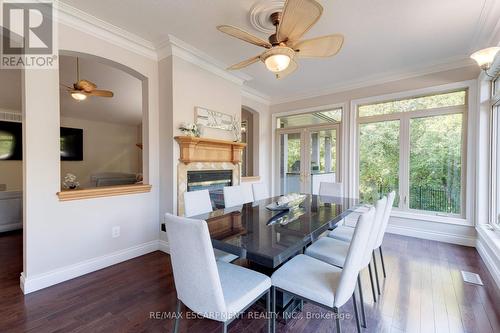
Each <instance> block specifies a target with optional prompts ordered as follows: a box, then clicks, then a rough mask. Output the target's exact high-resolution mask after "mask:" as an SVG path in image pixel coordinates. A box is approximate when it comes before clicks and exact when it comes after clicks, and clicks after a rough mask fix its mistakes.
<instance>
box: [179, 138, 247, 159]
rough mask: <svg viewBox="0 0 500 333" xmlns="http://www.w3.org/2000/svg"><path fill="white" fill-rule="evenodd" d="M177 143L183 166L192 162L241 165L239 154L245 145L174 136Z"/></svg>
mask: <svg viewBox="0 0 500 333" xmlns="http://www.w3.org/2000/svg"><path fill="white" fill-rule="evenodd" d="M175 140H176V141H177V142H178V143H179V147H180V158H179V161H181V162H182V163H184V164H189V163H192V162H230V163H233V164H238V163H241V153H242V152H243V148H245V147H246V143H241V142H232V141H225V140H217V139H209V138H197V137H193V136H176V137H175Z"/></svg>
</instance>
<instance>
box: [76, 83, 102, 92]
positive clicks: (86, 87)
mask: <svg viewBox="0 0 500 333" xmlns="http://www.w3.org/2000/svg"><path fill="white" fill-rule="evenodd" d="M74 88H75V89H76V90H84V91H85V92H91V91H92V90H94V89H95V88H97V86H96V85H95V83H93V82H90V81H88V80H80V81H78V82H77V83H75V84H74Z"/></svg>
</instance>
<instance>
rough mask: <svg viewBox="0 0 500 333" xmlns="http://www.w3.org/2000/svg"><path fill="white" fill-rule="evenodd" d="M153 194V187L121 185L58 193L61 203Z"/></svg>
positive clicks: (146, 185)
mask: <svg viewBox="0 0 500 333" xmlns="http://www.w3.org/2000/svg"><path fill="white" fill-rule="evenodd" d="M147 192H151V185H148V184H137V185H120V186H107V187H98V188H91V189H82V190H68V191H61V192H57V196H58V197H59V201H70V200H83V199H94V198H102V197H113V196H117V195H128V194H137V193H147Z"/></svg>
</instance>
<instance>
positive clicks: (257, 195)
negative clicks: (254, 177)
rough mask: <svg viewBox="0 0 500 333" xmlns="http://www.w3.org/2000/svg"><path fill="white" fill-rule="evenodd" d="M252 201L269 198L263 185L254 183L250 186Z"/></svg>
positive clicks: (267, 191)
mask: <svg viewBox="0 0 500 333" xmlns="http://www.w3.org/2000/svg"><path fill="white" fill-rule="evenodd" d="M252 191H253V199H254V201H259V200H263V199H267V198H269V190H268V189H267V186H266V184H264V183H254V184H252Z"/></svg>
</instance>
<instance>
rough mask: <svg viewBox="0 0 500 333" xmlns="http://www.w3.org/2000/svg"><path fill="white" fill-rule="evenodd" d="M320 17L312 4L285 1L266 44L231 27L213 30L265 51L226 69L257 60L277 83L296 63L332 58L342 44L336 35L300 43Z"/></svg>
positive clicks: (320, 10)
mask: <svg viewBox="0 0 500 333" xmlns="http://www.w3.org/2000/svg"><path fill="white" fill-rule="evenodd" d="M322 13H323V7H322V6H321V5H320V4H319V3H318V2H317V1H315V0H287V1H286V2H285V6H284V7H283V11H282V12H276V13H273V14H271V17H270V18H271V21H272V23H273V25H274V26H275V27H276V33H274V34H272V35H271V36H269V39H268V40H269V41H266V40H263V39H261V38H259V37H256V36H254V35H252V34H250V33H248V32H246V31H244V30H242V29H240V28H237V27H234V26H231V25H219V26H217V29H218V30H219V31H221V32H223V33H225V34H228V35H230V36H232V37H235V38H238V39H241V40H243V41H245V42H247V43H250V44H253V45H257V46H260V47H264V48H266V49H267V50H266V51H264V52H263V53H261V54H260V55H258V56H255V57H252V58H250V59H247V60H244V61H242V62H240V63H237V64H235V65H233V66H231V67H229V68H228V69H230V70H237V69H241V68H244V67H247V66H249V65H251V64H253V63H256V62H258V61H259V60H260V61H262V62H263V63H264V64H265V65H266V67H267V69H268V70H270V71H271V72H273V73H275V74H276V78H277V79H281V78H283V77H285V76H287V75H289V74H291V73H293V72H294V71H295V70H296V69H297V67H298V64H297V62H296V59H300V58H326V57H331V56H334V55H336V54H337V53H338V52H339V51H340V49H341V48H342V44H343V42H344V36H342V35H340V34H333V35H327V36H322V37H316V38H312V39H306V40H300V38H301V37H302V36H303V35H304V34H305V33H306V32H307V31H309V29H311V27H312V26H313V25H314V24H316V22H318V20H319V18H320V17H321V14H322Z"/></svg>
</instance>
